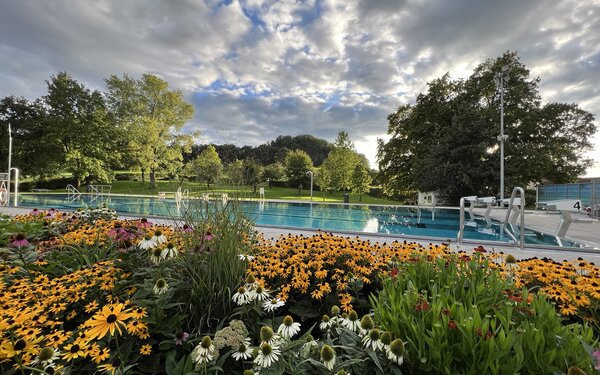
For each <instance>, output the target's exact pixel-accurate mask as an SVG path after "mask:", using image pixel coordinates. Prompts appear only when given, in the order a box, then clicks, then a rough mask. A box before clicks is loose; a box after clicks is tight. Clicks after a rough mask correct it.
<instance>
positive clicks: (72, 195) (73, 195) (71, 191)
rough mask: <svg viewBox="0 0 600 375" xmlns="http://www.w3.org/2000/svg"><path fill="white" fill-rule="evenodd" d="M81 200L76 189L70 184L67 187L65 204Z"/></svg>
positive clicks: (79, 193)
mask: <svg viewBox="0 0 600 375" xmlns="http://www.w3.org/2000/svg"><path fill="white" fill-rule="evenodd" d="M79 198H81V192H79V190H77V188H76V187H75V186H73V185H71V184H68V185H67V202H73V201H75V200H77V199H79Z"/></svg>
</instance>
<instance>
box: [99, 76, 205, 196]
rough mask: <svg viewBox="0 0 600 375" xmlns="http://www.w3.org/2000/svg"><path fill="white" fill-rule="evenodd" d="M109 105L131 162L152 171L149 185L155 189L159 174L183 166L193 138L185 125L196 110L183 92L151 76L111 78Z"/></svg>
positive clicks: (143, 171) (107, 81) (174, 170)
mask: <svg viewBox="0 0 600 375" xmlns="http://www.w3.org/2000/svg"><path fill="white" fill-rule="evenodd" d="M106 85H107V87H108V94H107V98H108V103H109V106H110V109H111V111H112V114H113V116H114V118H115V119H116V122H117V124H118V126H119V128H120V129H122V131H123V134H125V139H126V144H127V147H126V149H127V151H128V156H129V158H130V160H131V161H132V162H133V163H134V165H136V166H137V167H139V168H140V169H141V170H142V179H143V178H144V173H145V172H146V171H149V172H150V185H151V186H152V187H153V188H154V187H156V172H157V171H163V172H166V173H174V172H176V171H177V169H178V168H180V167H181V161H182V160H183V155H182V152H184V151H185V152H190V151H191V145H192V139H193V135H195V134H187V135H186V134H183V133H181V129H182V128H183V125H184V124H185V123H186V122H187V121H188V120H189V119H191V118H192V115H193V113H194V107H193V106H192V105H191V104H189V103H187V102H186V101H185V100H184V99H183V94H182V92H181V91H180V90H174V91H172V90H169V84H168V83H167V82H166V81H164V80H162V79H160V78H159V77H156V76H154V75H151V74H144V75H143V76H142V78H141V79H139V80H135V79H133V78H131V77H129V76H127V75H124V76H123V78H118V77H117V76H114V75H113V76H111V77H110V78H108V79H107V80H106Z"/></svg>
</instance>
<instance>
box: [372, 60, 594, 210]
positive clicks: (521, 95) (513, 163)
mask: <svg viewBox="0 0 600 375" xmlns="http://www.w3.org/2000/svg"><path fill="white" fill-rule="evenodd" d="M503 66H508V67H509V76H510V80H509V81H508V84H507V85H506V86H505V95H504V112H505V117H504V119H505V134H507V135H508V140H507V142H506V147H505V154H506V157H505V180H506V186H507V187H512V186H527V185H528V184H529V183H536V182H541V181H543V180H545V179H558V178H559V179H561V182H566V181H572V180H574V179H576V178H577V176H578V174H579V173H581V171H583V170H584V169H585V168H586V167H587V166H589V165H590V160H588V159H585V158H583V156H582V155H583V153H585V152H586V151H587V150H589V149H591V144H590V142H589V139H590V137H591V135H592V134H593V133H594V132H595V130H596V129H595V126H594V124H593V116H592V115H591V114H589V113H587V112H585V111H583V110H581V109H580V108H579V107H578V106H577V105H575V104H561V103H550V104H547V105H545V106H543V107H542V105H541V98H540V95H539V92H538V84H539V78H531V77H530V72H529V69H527V67H525V66H524V65H523V64H522V63H521V62H520V61H519V58H518V56H517V55H516V54H515V53H512V52H507V53H505V54H504V55H503V56H501V57H498V58H496V59H490V60H487V61H485V62H484V63H482V64H480V65H479V66H478V67H477V68H475V70H474V72H473V74H472V75H471V76H470V77H469V78H468V79H466V80H457V81H453V80H451V79H450V77H449V75H448V74H446V75H444V76H443V77H441V78H438V79H435V80H433V81H431V82H429V83H428V91H427V92H426V93H421V94H419V95H418V96H417V99H416V102H415V104H409V105H403V106H400V107H399V108H398V110H397V111H396V112H395V113H392V114H390V115H389V116H388V122H389V124H388V134H389V135H390V140H389V141H387V142H383V141H379V145H378V162H379V170H380V175H379V177H380V179H381V181H382V183H383V186H384V192H385V193H387V194H388V195H391V194H403V193H406V192H408V191H417V190H420V191H438V192H440V193H441V194H442V195H444V196H445V197H446V198H447V199H448V200H449V201H450V202H458V200H459V199H460V197H461V196H466V195H480V196H481V195H496V194H497V193H498V192H499V191H498V186H499V183H498V181H499V179H500V178H499V172H498V170H499V165H500V159H499V153H498V143H497V142H498V141H497V138H496V137H497V136H498V133H499V125H498V123H499V119H500V115H499V111H500V103H499V97H498V95H497V91H496V87H495V84H494V75H495V74H496V72H499V71H500V70H501V68H502V67H503ZM505 193H506V192H505Z"/></svg>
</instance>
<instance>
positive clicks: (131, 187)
mask: <svg viewBox="0 0 600 375" xmlns="http://www.w3.org/2000/svg"><path fill="white" fill-rule="evenodd" d="M111 186H112V188H111V193H112V194H138V195H158V192H159V191H164V192H175V191H177V188H178V187H179V182H178V181H177V182H176V181H156V189H152V188H150V184H149V183H148V182H146V183H141V182H139V181H114V182H113V183H112V184H111ZM181 186H182V189H188V190H189V192H190V195H192V196H195V195H196V196H199V195H200V194H201V193H203V192H211V193H215V194H220V193H228V194H229V195H230V196H236V195H237V196H242V197H256V198H258V192H257V193H256V194H253V193H252V187H250V186H212V185H211V187H210V189H207V188H206V185H205V184H200V183H197V182H189V181H184V182H183V184H182V185H181ZM261 186H262V187H264V188H265V199H267V200H271V199H275V200H302V201H310V190H309V189H302V191H301V193H300V194H298V189H294V188H287V187H276V186H274V187H272V188H269V187H268V186H265V185H261ZM81 191H82V192H84V191H85V187H84V186H82V187H81ZM54 192H64V189H56V190H54ZM343 194H344V193H343V192H332V193H329V192H325V193H323V192H320V191H316V190H315V191H314V192H313V202H332V203H336V202H337V203H342V202H343V201H344V195H343ZM350 203H355V204H356V203H363V204H382V205H398V204H401V203H402V202H398V201H393V200H389V199H383V198H377V197H372V196H370V195H368V194H363V195H362V200H360V198H359V195H358V194H353V193H351V194H350Z"/></svg>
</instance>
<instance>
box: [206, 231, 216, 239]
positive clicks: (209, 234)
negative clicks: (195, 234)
mask: <svg viewBox="0 0 600 375" xmlns="http://www.w3.org/2000/svg"><path fill="white" fill-rule="evenodd" d="M213 238H215V235H214V234H212V233H210V231H209V230H207V231H206V233H204V241H210V240H212V239H213Z"/></svg>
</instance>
